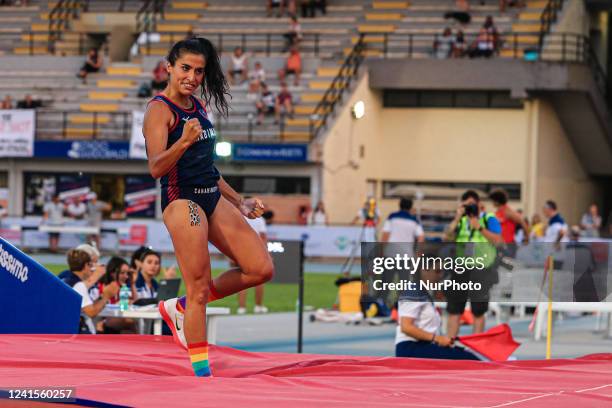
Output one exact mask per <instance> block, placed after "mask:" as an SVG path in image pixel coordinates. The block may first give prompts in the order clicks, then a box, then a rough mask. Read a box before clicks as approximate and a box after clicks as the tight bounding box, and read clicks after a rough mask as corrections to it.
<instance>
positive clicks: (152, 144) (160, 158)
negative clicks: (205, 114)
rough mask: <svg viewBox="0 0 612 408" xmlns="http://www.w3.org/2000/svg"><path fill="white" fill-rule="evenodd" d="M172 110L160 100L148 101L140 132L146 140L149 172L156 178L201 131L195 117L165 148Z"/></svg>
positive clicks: (165, 171) (171, 121)
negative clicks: (180, 134)
mask: <svg viewBox="0 0 612 408" xmlns="http://www.w3.org/2000/svg"><path fill="white" fill-rule="evenodd" d="M174 120H175V119H174V117H173V115H172V112H170V110H169V109H168V108H166V107H165V106H164V105H162V103H161V102H155V103H150V104H149V106H148V108H147V112H146V114H145V118H144V124H143V126H142V133H143V135H144V137H145V140H146V145H147V157H148V158H149V172H150V173H151V176H152V177H153V178H155V179H158V178H160V177H162V176H164V175H166V174H167V173H168V172H169V171H170V169H171V168H172V167H173V166H174V165H175V164H176V162H177V161H178V160H179V159H180V158H181V156H182V155H183V153H185V151H186V150H187V149H188V148H189V146H191V145H192V144H193V143H194V142H195V141H196V140H197V138H198V137H199V136H200V134H201V133H202V127H201V126H200V122H199V121H198V119H197V118H193V119H191V120H189V121H188V122H186V123H185V125H184V127H183V134H182V136H181V138H180V139H179V140H178V142H177V143H174V144H173V145H172V146H171V147H170V148H169V149H166V145H167V143H168V128H169V127H170V126H172V125H173V121H174Z"/></svg>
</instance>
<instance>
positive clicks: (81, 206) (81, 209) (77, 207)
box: [66, 197, 87, 220]
mask: <svg viewBox="0 0 612 408" xmlns="http://www.w3.org/2000/svg"><path fill="white" fill-rule="evenodd" d="M66 212H67V213H68V215H69V216H71V217H72V218H74V219H77V220H80V219H81V218H83V217H84V216H85V213H86V212H87V206H86V205H85V203H84V202H82V201H81V200H80V199H79V198H78V197H75V198H74V199H73V200H72V202H71V203H70V204H68V207H67V208H66Z"/></svg>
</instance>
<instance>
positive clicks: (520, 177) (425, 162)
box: [317, 74, 600, 223]
mask: <svg viewBox="0 0 612 408" xmlns="http://www.w3.org/2000/svg"><path fill="white" fill-rule="evenodd" d="M358 100H363V101H364V102H365V103H366V115H365V117H364V118H363V119H362V120H359V121H356V120H354V119H352V117H351V112H350V111H351V106H352V105H353V104H354V103H355V102H356V101H358ZM317 142H318V143H320V146H319V150H320V151H321V159H322V163H323V169H322V176H321V179H322V182H321V188H322V190H321V191H322V198H323V200H324V202H325V204H326V206H327V209H328V213H329V217H330V220H331V221H332V222H334V223H345V222H350V221H351V220H352V219H353V218H354V217H355V214H356V213H357V211H358V209H359V208H361V205H362V203H363V201H364V199H365V198H366V196H367V195H368V194H372V193H374V194H375V195H376V197H377V198H378V200H379V206H380V211H381V214H382V215H383V216H386V215H387V214H388V213H389V212H391V211H395V210H396V208H397V200H396V199H382V191H381V190H382V181H419V182H435V181H438V182H474V183H496V182H497V183H519V184H520V185H521V191H522V197H521V201H520V202H516V203H515V205H516V206H517V207H520V208H523V209H524V210H525V214H526V215H529V216H531V215H532V214H534V213H536V212H538V213H541V207H542V204H543V202H544V201H545V200H547V199H554V200H556V201H558V204H559V206H560V207H561V208H562V209H563V213H564V214H565V216H566V217H567V218H568V222H573V223H575V222H577V221H578V219H579V217H580V215H581V214H582V213H583V212H584V209H585V208H586V206H587V205H588V204H589V203H591V202H593V201H595V202H597V201H598V198H600V195H599V193H598V185H597V183H596V182H594V181H593V179H592V178H591V177H590V176H589V175H588V174H587V173H586V171H585V170H584V168H583V167H582V165H581V164H580V161H579V160H578V158H577V156H576V154H575V152H574V150H573V147H572V145H571V143H570V142H569V140H568V138H567V135H565V133H564V131H563V128H562V127H561V124H560V123H559V120H558V118H557V116H556V113H555V111H554V110H553V108H552V106H551V105H550V104H548V103H546V102H545V101H543V100H539V99H538V100H533V101H526V102H525V104H524V108H523V109H430V108H418V109H415V108H406V109H395V108H394V109H384V108H383V106H382V93H381V91H376V90H371V89H370V87H369V84H368V75H367V74H366V75H364V76H363V77H362V78H361V80H360V81H359V83H358V85H357V86H356V87H355V89H354V91H353V93H352V96H351V98H350V99H349V100H348V102H347V103H345V104H344V105H343V107H342V108H341V111H340V112H339V113H338V114H337V115H336V118H335V122H334V124H333V126H332V128H331V129H330V130H329V132H328V133H327V134H326V136H325V137H324V138H322V139H321V140H319V141H317ZM489 209H491V207H489Z"/></svg>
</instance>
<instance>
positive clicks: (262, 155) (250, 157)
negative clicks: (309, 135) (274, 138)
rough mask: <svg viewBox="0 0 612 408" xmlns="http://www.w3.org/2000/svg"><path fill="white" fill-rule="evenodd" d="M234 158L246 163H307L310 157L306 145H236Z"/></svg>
mask: <svg viewBox="0 0 612 408" xmlns="http://www.w3.org/2000/svg"><path fill="white" fill-rule="evenodd" d="M233 150H234V151H233V154H232V157H233V159H234V160H238V161H240V160H244V161H287V162H305V161H306V160H307V157H308V145H306V144H259V143H236V144H234V148H233Z"/></svg>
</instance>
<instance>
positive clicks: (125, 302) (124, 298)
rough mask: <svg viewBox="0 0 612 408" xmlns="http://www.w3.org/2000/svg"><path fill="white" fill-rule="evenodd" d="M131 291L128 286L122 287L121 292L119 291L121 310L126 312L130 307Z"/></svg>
mask: <svg viewBox="0 0 612 408" xmlns="http://www.w3.org/2000/svg"><path fill="white" fill-rule="evenodd" d="M129 300H130V290H129V289H128V287H127V285H123V286H121V290H119V310H121V311H122V312H125V311H126V310H128V308H129V307H130V304H129Z"/></svg>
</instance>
